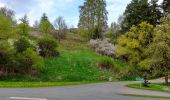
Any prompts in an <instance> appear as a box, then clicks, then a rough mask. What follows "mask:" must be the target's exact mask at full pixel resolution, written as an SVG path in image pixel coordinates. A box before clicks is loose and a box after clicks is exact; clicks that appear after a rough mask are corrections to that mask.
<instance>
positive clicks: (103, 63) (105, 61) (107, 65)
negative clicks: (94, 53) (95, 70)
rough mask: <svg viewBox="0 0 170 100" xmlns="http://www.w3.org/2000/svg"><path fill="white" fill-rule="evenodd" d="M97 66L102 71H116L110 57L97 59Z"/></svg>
mask: <svg viewBox="0 0 170 100" xmlns="http://www.w3.org/2000/svg"><path fill="white" fill-rule="evenodd" d="M97 66H98V67H100V68H104V69H109V70H112V69H113V70H114V71H116V70H117V69H116V68H115V66H114V60H113V59H112V58H110V57H107V56H104V57H101V58H98V59H97Z"/></svg>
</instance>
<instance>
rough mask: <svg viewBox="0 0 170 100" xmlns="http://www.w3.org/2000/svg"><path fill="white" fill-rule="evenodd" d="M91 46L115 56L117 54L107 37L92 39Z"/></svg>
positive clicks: (97, 50) (99, 51)
mask: <svg viewBox="0 0 170 100" xmlns="http://www.w3.org/2000/svg"><path fill="white" fill-rule="evenodd" d="M90 46H91V47H92V48H94V49H95V50H96V52H98V53H100V54H103V55H107V56H111V57H114V56H115V47H114V45H113V44H111V43H109V42H108V40H107V39H104V40H99V39H96V40H93V39H92V40H90Z"/></svg>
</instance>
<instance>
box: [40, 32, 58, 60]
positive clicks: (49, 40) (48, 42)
mask: <svg viewBox="0 0 170 100" xmlns="http://www.w3.org/2000/svg"><path fill="white" fill-rule="evenodd" d="M38 45H39V49H40V55H41V56H43V57H54V56H58V52H57V49H56V48H57V46H58V42H57V40H56V39H54V38H53V37H52V36H50V35H44V36H43V37H41V38H40V39H39V40H38Z"/></svg>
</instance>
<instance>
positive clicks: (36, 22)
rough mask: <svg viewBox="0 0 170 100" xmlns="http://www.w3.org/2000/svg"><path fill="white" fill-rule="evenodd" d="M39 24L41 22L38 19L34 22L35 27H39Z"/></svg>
mask: <svg viewBox="0 0 170 100" xmlns="http://www.w3.org/2000/svg"><path fill="white" fill-rule="evenodd" d="M39 24H40V23H39V22H38V21H37V20H36V21H35V22H34V25H33V27H34V28H38V27H39Z"/></svg>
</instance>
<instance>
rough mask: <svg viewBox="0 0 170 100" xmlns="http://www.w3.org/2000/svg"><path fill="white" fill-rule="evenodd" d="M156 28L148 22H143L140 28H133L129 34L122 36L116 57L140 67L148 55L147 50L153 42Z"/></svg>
mask: <svg viewBox="0 0 170 100" xmlns="http://www.w3.org/2000/svg"><path fill="white" fill-rule="evenodd" d="M153 30H154V27H153V26H152V25H150V24H148V23H147V22H142V23H141V24H140V25H139V26H133V27H132V28H131V29H130V31H129V32H127V33H126V34H125V35H122V36H121V37H120V39H119V40H118V44H117V45H116V55H117V57H118V58H121V59H123V60H126V61H129V62H130V63H131V64H134V65H138V64H139V63H140V61H142V60H143V59H144V58H145V57H146V55H145V54H144V52H145V49H146V48H148V46H149V45H150V43H152V41H153Z"/></svg>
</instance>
